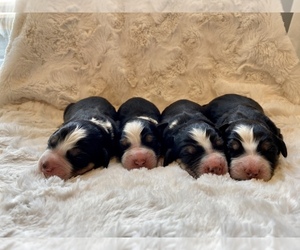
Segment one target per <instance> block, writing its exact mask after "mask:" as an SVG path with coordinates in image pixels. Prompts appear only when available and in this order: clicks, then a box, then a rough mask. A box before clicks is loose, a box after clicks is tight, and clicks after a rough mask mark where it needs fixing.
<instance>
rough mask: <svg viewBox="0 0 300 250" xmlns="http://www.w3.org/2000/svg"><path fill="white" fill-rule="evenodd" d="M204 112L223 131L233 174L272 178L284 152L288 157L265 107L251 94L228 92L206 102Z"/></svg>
mask: <svg viewBox="0 0 300 250" xmlns="http://www.w3.org/2000/svg"><path fill="white" fill-rule="evenodd" d="M204 112H205V115H206V116H207V117H208V118H209V119H210V120H211V121H212V122H214V123H215V124H216V127H218V128H219V129H220V130H221V131H222V133H223V139H224V141H225V144H226V156H227V160H228V165H229V173H230V176H231V177H232V178H233V179H237V180H248V179H252V178H256V179H262V180H265V181H268V180H270V179H271V177H272V176H273V174H274V169H275V167H276V164H277V161H278V158H279V155H280V153H281V154H282V155H283V156H284V157H286V156H287V149H286V145H285V143H284V141H283V136H282V134H281V133H280V129H279V128H277V127H276V125H275V124H274V122H272V121H271V120H270V119H269V118H268V117H267V116H266V115H265V113H264V110H263V108H262V107H261V106H260V105H259V104H258V103H257V102H256V101H254V100H253V99H251V98H248V97H245V96H241V95H237V94H226V95H223V96H220V97H217V98H215V99H214V100H212V101H211V102H210V103H208V104H207V105H205V106H204Z"/></svg>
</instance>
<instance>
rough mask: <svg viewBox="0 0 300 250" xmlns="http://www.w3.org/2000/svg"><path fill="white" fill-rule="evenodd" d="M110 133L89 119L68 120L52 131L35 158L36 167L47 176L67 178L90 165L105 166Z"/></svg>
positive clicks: (88, 167)
mask: <svg viewBox="0 0 300 250" xmlns="http://www.w3.org/2000/svg"><path fill="white" fill-rule="evenodd" d="M108 136H109V135H108V134H107V133H106V131H104V130H103V129H102V128H101V127H99V126H98V125H96V124H95V123H94V122H91V121H76V122H68V123H66V124H64V125H63V126H62V127H60V128H59V129H58V130H57V131H56V132H54V133H53V134H52V135H51V136H50V138H49V140H48V147H47V150H46V151H45V152H44V153H43V155H42V156H41V157H40V159H39V162H38V167H39V170H40V171H42V173H43V174H44V175H45V177H50V176H53V175H56V176H59V177H60V178H62V179H68V178H70V177H72V176H75V175H78V174H83V173H84V172H86V171H89V170H91V169H92V168H97V167H100V166H103V167H107V165H108V163H109V159H110V153H109V151H108V149H107V148H108V145H107V144H108V141H109V140H108V139H107V137H108Z"/></svg>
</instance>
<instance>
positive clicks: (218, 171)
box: [208, 166, 223, 175]
mask: <svg viewBox="0 0 300 250" xmlns="http://www.w3.org/2000/svg"><path fill="white" fill-rule="evenodd" d="M208 173H211V174H217V175H221V174H222V173H223V167H222V166H212V167H210V168H209V169H208Z"/></svg>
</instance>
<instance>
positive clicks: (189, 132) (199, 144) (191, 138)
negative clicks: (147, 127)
mask: <svg viewBox="0 0 300 250" xmlns="http://www.w3.org/2000/svg"><path fill="white" fill-rule="evenodd" d="M160 129H161V131H162V140H163V153H164V155H165V157H164V164H163V165H164V166H167V165H168V164H170V163H171V162H173V161H175V160H177V161H178V162H179V164H180V166H181V167H182V168H183V169H185V170H186V171H187V172H188V173H189V174H190V175H192V176H193V177H195V178H198V177H199V176H200V175H202V174H205V173H212V174H217V175H223V174H226V173H227V162H226V158H225V155H224V149H223V140H222V138H221V137H220V135H219V133H218V131H217V130H216V129H215V127H214V125H213V124H212V123H211V122H210V121H209V120H208V119H207V118H206V117H205V116H204V115H203V114H202V106H201V105H199V104H197V103H195V102H192V101H189V100H185V99H182V100H178V101H176V102H174V103H172V104H170V105H169V106H168V107H166V108H165V110H164V111H163V112H162V121H161V124H160Z"/></svg>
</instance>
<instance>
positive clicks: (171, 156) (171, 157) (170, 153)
mask: <svg viewBox="0 0 300 250" xmlns="http://www.w3.org/2000/svg"><path fill="white" fill-rule="evenodd" d="M175 160H176V156H175V154H174V151H173V149H171V148H169V149H168V150H167V152H166V154H165V157H164V164H163V165H164V167H165V166H168V165H169V164H170V163H172V162H173V161H175Z"/></svg>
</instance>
